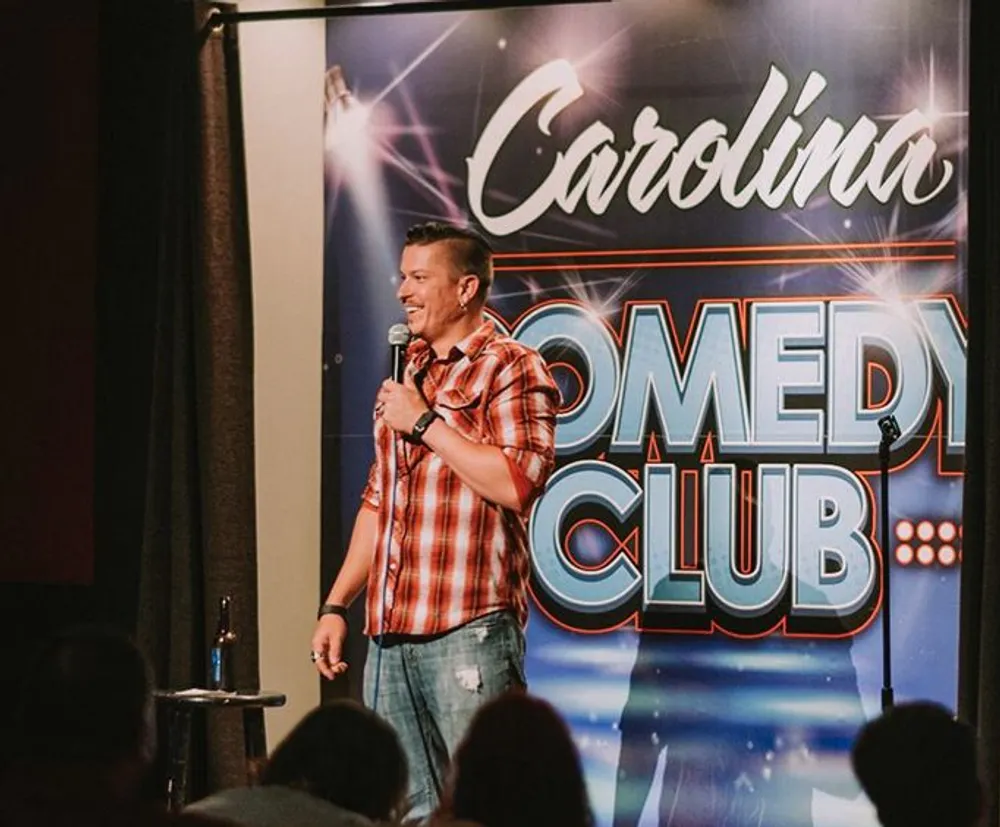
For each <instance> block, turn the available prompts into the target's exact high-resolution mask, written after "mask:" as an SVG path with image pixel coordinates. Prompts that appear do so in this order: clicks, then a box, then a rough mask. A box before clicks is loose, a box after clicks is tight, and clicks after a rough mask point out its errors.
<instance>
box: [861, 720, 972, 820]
mask: <svg viewBox="0 0 1000 827" xmlns="http://www.w3.org/2000/svg"><path fill="white" fill-rule="evenodd" d="M851 765H852V767H853V769H854V774H855V775H856V776H857V779H858V782H859V783H860V784H861V787H862V789H863V790H864V791H865V794H866V795H867V796H868V798H869V800H870V801H871V802H872V804H874V805H875V809H876V810H877V811H878V817H879V821H880V822H881V823H882V824H883V825H884V826H885V827H920V826H921V825H940V824H954V825H956V827H969V825H972V824H974V823H975V821H976V819H977V818H978V817H979V813H980V808H981V804H982V800H981V787H980V782H979V768H978V761H977V756H976V736H975V732H974V731H973V730H972V728H971V727H969V726H968V725H967V724H964V723H962V722H960V721H958V720H956V719H955V718H954V716H953V715H952V714H951V712H949V711H948V710H947V709H946V708H945V707H943V706H941V705H940V704H936V703H931V702H929V701H915V702H911V703H906V704H900V705H899V706H895V707H892V708H890V709H889V710H888V711H887V712H885V714H883V715H881V716H880V717H878V718H876V719H875V720H873V721H869V722H868V723H867V724H865V725H864V726H863V727H862V728H861V731H860V733H859V734H858V737H857V739H856V741H855V743H854V746H853V748H852V750H851Z"/></svg>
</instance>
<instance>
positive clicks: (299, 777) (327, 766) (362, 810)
mask: <svg viewBox="0 0 1000 827" xmlns="http://www.w3.org/2000/svg"><path fill="white" fill-rule="evenodd" d="M406 782H407V769H406V757H405V755H404V754H403V749H402V747H401V746H400V744H399V738H398V737H397V736H396V733H395V731H394V730H393V729H392V727H390V726H389V725H388V724H387V723H386V722H385V721H383V720H382V719H381V718H379V717H378V715H376V714H375V713H374V712H372V711H371V710H370V709H366V708H365V707H363V706H361V705H360V704H357V703H355V702H353V701H346V700H342V701H333V702H331V703H328V704H324V705H323V706H319V707H317V708H316V709H314V710H312V712H310V713H309V714H308V715H306V716H305V717H304V718H303V719H302V720H301V721H300V722H299V723H298V725H297V726H296V727H295V728H294V729H293V730H292V731H291V732H290V733H289V734H288V735H287V736H286V737H285V739H284V740H283V741H282V742H281V743H280V744H279V745H278V746H277V748H276V749H275V750H274V753H273V754H272V755H271V757H270V759H269V760H268V762H267V764H266V766H265V767H264V771H263V773H262V775H261V784H262V785H264V786H268V785H276V786H283V787H292V788H295V789H299V790H303V791H304V792H307V793H310V794H311V795H314V796H316V797H317V798H322V799H325V800H327V801H329V802H330V803H332V804H335V805H337V806H338V807H342V808H343V809H345V810H350V811H351V812H353V813H359V814H361V815H364V816H367V817H368V818H370V819H374V820H384V819H389V818H391V817H393V816H394V815H396V814H397V810H398V808H399V807H400V806H401V804H402V802H403V800H404V798H405V795H406Z"/></svg>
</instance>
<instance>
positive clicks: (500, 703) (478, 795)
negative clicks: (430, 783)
mask: <svg viewBox="0 0 1000 827" xmlns="http://www.w3.org/2000/svg"><path fill="white" fill-rule="evenodd" d="M445 802H446V803H445V805H444V807H443V811H444V814H445V815H446V816H447V817H451V818H454V819H458V820H461V821H472V822H476V823H478V824H481V825H483V827H552V825H556V824H558V825H562V827H588V825H590V824H591V823H592V815H591V810H590V804H589V801H588V799H587V790H586V787H585V784H584V780H583V772H582V770H581V767H580V757H579V754H578V753H577V751H576V746H575V745H574V744H573V740H572V738H571V737H570V734H569V729H568V728H567V726H566V724H565V723H564V722H563V720H562V718H561V717H560V716H559V713H557V712H556V711H555V709H553V708H552V706H551V705H550V704H548V703H546V702H545V701H542V700H540V699H538V698H533V697H531V696H529V695H526V694H524V693H522V692H510V693H508V694H505V695H502V696H500V697H499V698H497V699H495V700H493V701H491V702H489V703H487V704H484V705H483V707H482V708H481V709H480V710H479V712H478V713H477V714H476V716H475V717H474V718H473V720H472V722H471V724H470V725H469V729H468V731H467V733H466V735H465V738H464V739H463V741H462V743H461V744H460V745H459V747H458V749H457V750H456V753H455V756H454V759H453V765H452V784H451V790H450V794H449V795H448V796H446V799H445Z"/></svg>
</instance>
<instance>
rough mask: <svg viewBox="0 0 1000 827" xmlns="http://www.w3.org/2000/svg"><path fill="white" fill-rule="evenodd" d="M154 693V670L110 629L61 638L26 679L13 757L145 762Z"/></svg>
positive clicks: (91, 628)
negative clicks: (142, 760)
mask: <svg viewBox="0 0 1000 827" xmlns="http://www.w3.org/2000/svg"><path fill="white" fill-rule="evenodd" d="M152 692H153V678H152V670H151V669H150V666H149V662H148V661H147V660H146V657H145V656H144V655H143V653H142V652H141V651H140V649H139V648H138V647H137V646H136V645H135V644H134V643H133V642H132V641H131V640H130V639H129V637H128V636H127V635H126V634H124V632H122V631H120V630H118V629H116V628H114V627H110V626H103V625H86V626H77V627H72V628H69V629H65V630H63V631H60V632H58V633H57V634H55V635H54V636H52V637H51V638H50V639H49V640H47V641H46V642H45V643H44V644H43V645H42V646H41V647H40V648H39V649H38V651H37V652H36V653H35V658H34V661H33V663H32V664H31V665H30V666H29V667H28V669H27V672H26V674H25V678H24V682H23V684H22V687H21V695H20V699H19V702H18V705H17V710H16V718H15V722H14V733H13V736H14V737H13V738H12V739H11V740H12V744H11V747H12V751H13V753H14V757H20V758H23V759H29V760H42V761H53V760H59V761H97V762H109V761H116V760H119V759H122V758H136V757H141V756H142V750H143V748H144V746H145V745H146V742H147V739H150V738H151V737H152V734H151V733H150V732H149V729H150V727H151V725H152V721H151V715H150V711H151V706H150V705H151V704H152ZM150 757H151V756H150Z"/></svg>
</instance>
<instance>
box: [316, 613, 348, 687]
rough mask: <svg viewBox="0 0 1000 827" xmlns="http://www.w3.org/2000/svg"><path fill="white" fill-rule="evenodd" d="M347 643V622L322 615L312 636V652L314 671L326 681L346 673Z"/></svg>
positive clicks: (339, 618) (340, 618) (334, 616)
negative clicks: (345, 647) (345, 656)
mask: <svg viewBox="0 0 1000 827" xmlns="http://www.w3.org/2000/svg"><path fill="white" fill-rule="evenodd" d="M346 641H347V621H346V620H344V618H342V617H340V615H323V616H322V617H321V618H320V619H319V621H318V622H317V623H316V631H315V632H313V636H312V651H313V655H314V657H315V658H316V660H315V663H316V669H317V670H318V671H319V673H320V674H321V675H322V676H323V677H324V678H326V679H327V680H331V681H332V680H333V679H334V678H335V677H337V675H342V674H343V673H344V672H346V671H347V662H346V661H345V660H344V659H343V657H344V644H345V643H346Z"/></svg>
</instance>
